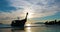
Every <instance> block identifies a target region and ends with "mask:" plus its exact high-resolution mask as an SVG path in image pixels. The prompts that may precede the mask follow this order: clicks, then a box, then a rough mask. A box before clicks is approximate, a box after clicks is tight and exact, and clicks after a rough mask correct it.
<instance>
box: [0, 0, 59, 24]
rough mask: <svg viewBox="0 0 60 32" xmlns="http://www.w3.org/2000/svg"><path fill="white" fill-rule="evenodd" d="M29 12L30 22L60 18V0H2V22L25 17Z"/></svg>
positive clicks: (0, 18)
mask: <svg viewBox="0 0 60 32" xmlns="http://www.w3.org/2000/svg"><path fill="white" fill-rule="evenodd" d="M27 12H28V13H29V15H28V21H27V22H28V23H30V22H31V23H33V22H45V21H47V20H48V21H50V20H55V19H57V20H60V0H0V23H5V24H7V23H11V21H12V20H14V19H17V17H20V19H24V18H25V16H26V13H27Z"/></svg>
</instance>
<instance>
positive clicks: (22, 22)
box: [11, 12, 28, 27]
mask: <svg viewBox="0 0 60 32" xmlns="http://www.w3.org/2000/svg"><path fill="white" fill-rule="evenodd" d="M27 16H28V12H27V13H26V17H25V19H22V20H19V18H18V20H13V21H12V23H11V26H12V27H24V25H25V23H26V21H27Z"/></svg>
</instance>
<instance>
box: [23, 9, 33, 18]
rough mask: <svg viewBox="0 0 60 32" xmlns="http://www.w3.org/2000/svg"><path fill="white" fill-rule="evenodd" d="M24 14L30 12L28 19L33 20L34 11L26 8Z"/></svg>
mask: <svg viewBox="0 0 60 32" xmlns="http://www.w3.org/2000/svg"><path fill="white" fill-rule="evenodd" d="M23 12H24V13H27V12H28V17H27V18H28V19H30V18H33V10H32V9H30V8H26V9H25V10H24V11H23Z"/></svg>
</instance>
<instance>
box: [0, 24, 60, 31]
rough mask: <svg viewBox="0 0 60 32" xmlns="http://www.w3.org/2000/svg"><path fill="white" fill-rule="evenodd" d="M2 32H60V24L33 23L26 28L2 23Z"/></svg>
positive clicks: (0, 26) (0, 28) (0, 27)
mask: <svg viewBox="0 0 60 32" xmlns="http://www.w3.org/2000/svg"><path fill="white" fill-rule="evenodd" d="M0 32H60V26H59V25H44V24H31V25H30V26H25V27H24V29H20V28H12V27H11V26H10V25H7V24H3V25H0Z"/></svg>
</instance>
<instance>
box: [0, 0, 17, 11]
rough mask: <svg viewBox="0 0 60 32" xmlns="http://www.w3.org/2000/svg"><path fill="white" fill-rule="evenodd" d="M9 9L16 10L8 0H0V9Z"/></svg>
mask: <svg viewBox="0 0 60 32" xmlns="http://www.w3.org/2000/svg"><path fill="white" fill-rule="evenodd" d="M11 10H16V8H15V7H14V6H11V2H10V1H9V0H0V11H3V12H11Z"/></svg>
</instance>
